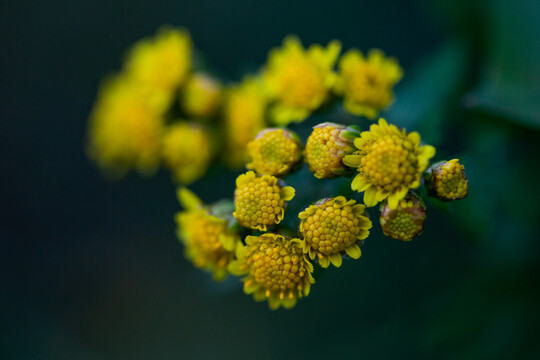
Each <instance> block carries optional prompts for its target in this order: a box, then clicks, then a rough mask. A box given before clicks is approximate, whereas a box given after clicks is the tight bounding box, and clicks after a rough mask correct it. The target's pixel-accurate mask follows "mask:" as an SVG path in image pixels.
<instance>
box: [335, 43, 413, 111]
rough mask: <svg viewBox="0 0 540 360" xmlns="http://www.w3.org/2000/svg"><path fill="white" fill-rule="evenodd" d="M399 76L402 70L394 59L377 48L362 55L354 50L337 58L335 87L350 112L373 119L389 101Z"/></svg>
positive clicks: (401, 74) (399, 78) (400, 76)
mask: <svg viewBox="0 0 540 360" xmlns="http://www.w3.org/2000/svg"><path fill="white" fill-rule="evenodd" d="M402 76H403V70H402V69H401V67H400V66H399V63H398V61H397V60H396V59H395V58H387V57H385V55H384V53H383V52H382V51H380V50H377V49H373V50H371V51H370V52H369V53H368V56H367V58H365V57H364V55H363V54H362V53H361V52H360V51H358V50H356V49H354V50H349V51H348V52H347V53H345V55H343V56H342V58H341V60H340V61H339V77H338V80H337V81H336V85H335V88H334V89H335V91H336V93H337V94H339V95H343V96H344V106H345V108H346V109H347V110H348V111H349V112H351V113H353V114H355V115H364V116H366V117H368V118H370V119H374V118H375V117H376V116H377V114H378V113H379V111H380V110H382V109H384V108H386V107H387V106H388V105H390V103H391V102H392V100H393V99H392V98H393V92H392V88H393V87H394V85H395V84H396V83H397V82H398V81H399V80H401V78H402Z"/></svg>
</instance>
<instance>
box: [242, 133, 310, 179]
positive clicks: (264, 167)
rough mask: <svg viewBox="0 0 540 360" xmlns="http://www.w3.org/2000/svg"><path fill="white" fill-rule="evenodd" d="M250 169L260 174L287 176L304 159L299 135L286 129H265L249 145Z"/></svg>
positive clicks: (248, 166)
mask: <svg viewBox="0 0 540 360" xmlns="http://www.w3.org/2000/svg"><path fill="white" fill-rule="evenodd" d="M248 154H249V157H250V162H249V163H248V164H247V165H246V166H247V168H248V169H251V170H255V171H256V172H257V173H258V174H263V175H274V176H281V175H284V174H287V173H288V172H289V171H290V170H291V169H292V168H293V167H294V166H295V165H296V164H297V163H298V162H299V161H300V158H301V157H302V147H301V144H300V139H299V138H298V135H296V134H295V133H293V132H292V131H289V130H286V129H274V128H269V129H264V130H262V131H261V132H259V134H257V137H256V138H255V139H254V140H252V141H251V142H250V143H249V144H248Z"/></svg>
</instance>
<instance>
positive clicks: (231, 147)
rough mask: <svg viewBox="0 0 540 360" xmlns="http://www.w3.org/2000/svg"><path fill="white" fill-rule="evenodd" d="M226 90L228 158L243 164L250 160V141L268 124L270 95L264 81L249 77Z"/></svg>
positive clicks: (225, 130) (234, 162)
mask: <svg viewBox="0 0 540 360" xmlns="http://www.w3.org/2000/svg"><path fill="white" fill-rule="evenodd" d="M225 94H226V95H225V104H224V126H225V129H224V133H225V147H226V151H225V152H224V154H225V156H226V158H225V160H226V161H227V163H229V164H230V165H231V166H233V167H240V166H244V165H245V163H246V161H247V144H248V143H249V142H250V141H251V140H253V139H254V138H255V135H257V133H258V132H259V131H260V130H262V129H263V128H264V125H265V120H264V113H265V110H266V96H265V94H264V90H263V87H262V85H261V84H260V83H259V82H258V81H257V80H256V79H254V78H249V77H248V78H246V79H245V80H244V81H243V82H242V84H241V85H239V86H235V87H231V88H229V89H227V90H226V92H225Z"/></svg>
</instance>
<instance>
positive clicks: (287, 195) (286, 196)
mask: <svg viewBox="0 0 540 360" xmlns="http://www.w3.org/2000/svg"><path fill="white" fill-rule="evenodd" d="M279 195H280V196H281V198H282V199H283V200H285V201H290V200H292V198H293V197H294V195H295V190H294V188H293V187H292V186H285V187H283V188H281V190H280V191H279Z"/></svg>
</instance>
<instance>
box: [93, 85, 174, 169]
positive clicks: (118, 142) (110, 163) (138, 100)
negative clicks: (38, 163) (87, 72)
mask: <svg viewBox="0 0 540 360" xmlns="http://www.w3.org/2000/svg"><path fill="white" fill-rule="evenodd" d="M163 123H164V120H163V117H162V114H161V112H160V111H158V110H157V109H156V108H155V107H153V106H152V105H151V104H150V103H149V101H148V98H147V97H146V94H145V92H144V91H142V90H141V88H139V87H138V86H136V85H135V84H133V83H132V82H131V81H129V80H128V79H126V78H125V77H120V76H119V77H115V78H113V79H110V80H109V81H107V82H106V83H105V84H104V86H103V87H102V88H101V89H100V91H99V94H98V99H97V101H96V104H95V105H94V109H93V110H92V114H91V115H90V124H89V129H88V134H89V144H88V154H89V156H90V157H91V158H93V159H94V160H95V161H96V162H97V164H98V165H99V166H100V167H102V168H104V169H106V170H110V171H113V172H114V173H118V174H123V173H124V172H126V171H127V170H129V169H131V168H136V169H137V170H138V171H139V172H140V173H143V174H149V173H152V172H154V171H155V170H156V168H157V166H158V164H159V151H160V144H161V134H162V128H163Z"/></svg>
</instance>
